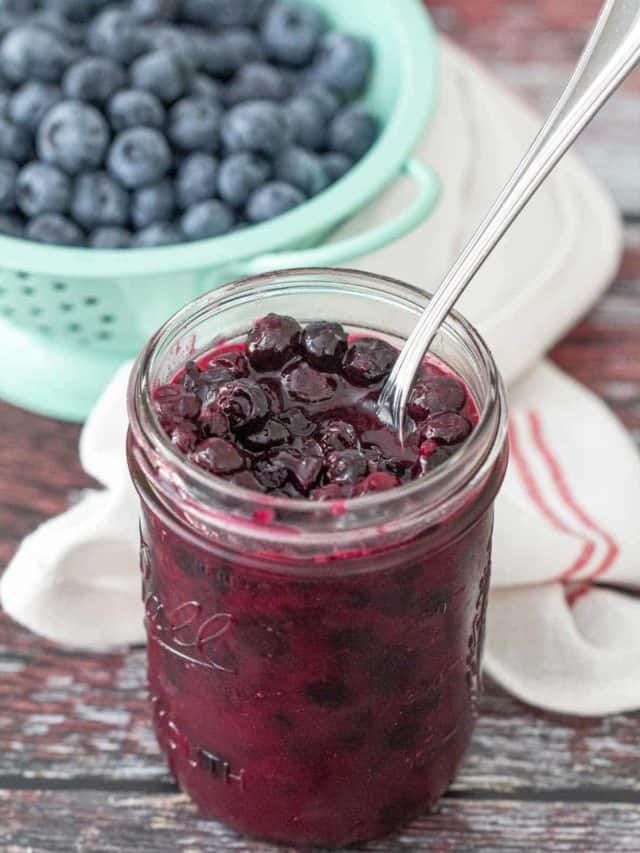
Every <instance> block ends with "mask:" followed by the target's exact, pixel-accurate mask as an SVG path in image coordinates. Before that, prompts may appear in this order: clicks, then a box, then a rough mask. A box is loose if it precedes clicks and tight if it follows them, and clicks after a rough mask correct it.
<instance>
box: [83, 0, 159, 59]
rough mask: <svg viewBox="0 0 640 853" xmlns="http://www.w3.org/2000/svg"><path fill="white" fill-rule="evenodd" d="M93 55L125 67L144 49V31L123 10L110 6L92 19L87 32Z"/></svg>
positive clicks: (131, 16)
mask: <svg viewBox="0 0 640 853" xmlns="http://www.w3.org/2000/svg"><path fill="white" fill-rule="evenodd" d="M87 43H88V45H89V47H90V48H91V50H92V51H93V53H95V54H98V55H99V56H108V57H109V58H110V59H113V60H115V61H116V62H122V63H124V64H125V65H126V64H128V63H129V62H131V60H132V59H135V57H136V56H139V55H140V54H141V53H142V52H143V51H144V50H145V48H146V40H145V34H144V30H143V29H142V28H141V27H140V25H139V23H138V21H136V19H135V18H134V17H133V15H131V14H130V13H129V12H127V11H126V10H125V9H119V8H118V7H117V6H112V7H109V8H107V9H105V10H104V11H103V12H101V13H100V14H99V15H98V16H97V17H96V18H94V19H93V21H92V22H91V24H90V25H89V29H88V32H87Z"/></svg>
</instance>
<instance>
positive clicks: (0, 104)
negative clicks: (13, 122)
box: [0, 91, 11, 117]
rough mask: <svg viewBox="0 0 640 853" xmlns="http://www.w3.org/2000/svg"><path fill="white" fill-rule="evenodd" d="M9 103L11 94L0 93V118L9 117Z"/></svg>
mask: <svg viewBox="0 0 640 853" xmlns="http://www.w3.org/2000/svg"><path fill="white" fill-rule="evenodd" d="M10 103H11V93H10V92H3V91H0V116H5V117H6V116H8V115H9V105H10Z"/></svg>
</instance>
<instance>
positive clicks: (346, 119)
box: [329, 105, 378, 160]
mask: <svg viewBox="0 0 640 853" xmlns="http://www.w3.org/2000/svg"><path fill="white" fill-rule="evenodd" d="M377 136H378V121H377V119H376V118H374V116H372V115H371V113H368V112H367V111H366V110H365V109H363V108H362V107H360V106H358V105H355V106H349V107H345V108H344V109H343V110H340V112H339V113H338V114H337V115H336V116H335V118H334V119H333V121H332V122H331V125H330V127H329V147H330V148H331V149H332V150H333V151H337V152H339V153H340V154H345V155H346V156H347V157H353V159H354V160H359V159H360V158H361V157H363V156H364V155H365V154H366V153H367V151H368V150H369V149H370V148H371V146H372V145H373V143H374V142H375V141H376V137H377Z"/></svg>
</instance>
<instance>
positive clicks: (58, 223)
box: [25, 213, 85, 246]
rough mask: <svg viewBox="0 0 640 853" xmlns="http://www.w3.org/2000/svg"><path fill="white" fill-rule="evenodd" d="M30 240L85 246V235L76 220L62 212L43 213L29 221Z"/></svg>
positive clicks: (28, 232)
mask: <svg viewBox="0 0 640 853" xmlns="http://www.w3.org/2000/svg"><path fill="white" fill-rule="evenodd" d="M25 235H26V237H27V238H28V239H29V240H35V241H36V242H38V243H54V244H57V245H60V246H83V245H84V243H85V237H84V234H83V233H82V231H81V230H80V229H79V228H78V226H77V225H76V224H75V222H71V220H70V219H67V217H66V216H63V215H62V214H61V213H43V214H41V215H40V216H36V217H35V218H34V219H32V220H31V222H29V224H28V225H27V229H26V232H25Z"/></svg>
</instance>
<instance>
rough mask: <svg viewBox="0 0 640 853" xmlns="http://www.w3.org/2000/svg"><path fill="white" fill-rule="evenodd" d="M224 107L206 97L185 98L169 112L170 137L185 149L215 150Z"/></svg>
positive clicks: (175, 143)
mask: <svg viewBox="0 0 640 853" xmlns="http://www.w3.org/2000/svg"><path fill="white" fill-rule="evenodd" d="M221 119H222V108H221V107H220V106H218V104H216V103H214V102H213V101H207V100H205V99H204V98H194V97H190V98H183V99H182V100H181V101H178V102H177V103H176V104H174V105H173V107H172V108H171V111H170V113H169V130H168V135H169V139H170V140H171V141H172V142H173V144H174V145H175V146H176V147H177V148H181V149H182V150H183V151H208V152H212V151H215V150H216V149H217V147H218V141H219V129H220V120H221Z"/></svg>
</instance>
